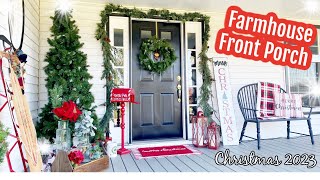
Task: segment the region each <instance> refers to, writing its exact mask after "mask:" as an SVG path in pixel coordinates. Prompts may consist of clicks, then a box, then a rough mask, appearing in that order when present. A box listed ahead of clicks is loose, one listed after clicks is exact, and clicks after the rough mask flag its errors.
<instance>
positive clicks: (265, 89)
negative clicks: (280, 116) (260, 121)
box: [257, 82, 280, 117]
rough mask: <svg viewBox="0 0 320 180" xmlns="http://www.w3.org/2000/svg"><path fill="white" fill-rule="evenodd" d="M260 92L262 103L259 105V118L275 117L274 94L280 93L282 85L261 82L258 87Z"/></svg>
mask: <svg viewBox="0 0 320 180" xmlns="http://www.w3.org/2000/svg"><path fill="white" fill-rule="evenodd" d="M258 91H259V92H260V102H258V104H257V105H259V104H260V108H259V109H260V113H258V116H259V115H260V116H259V117H269V116H274V93H275V92H280V85H277V84H273V83H268V82H260V83H259V85H258ZM258 99H259V97H258Z"/></svg>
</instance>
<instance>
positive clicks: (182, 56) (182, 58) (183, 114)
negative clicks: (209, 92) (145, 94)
mask: <svg viewBox="0 0 320 180" xmlns="http://www.w3.org/2000/svg"><path fill="white" fill-rule="evenodd" d="M132 21H147V22H168V23H179V24H180V61H181V65H180V73H181V74H180V75H181V77H182V78H181V84H182V87H183V89H182V97H183V98H182V101H181V106H182V107H181V123H182V138H183V139H184V140H187V138H188V127H187V125H188V122H187V121H188V118H187V111H186V107H187V106H188V104H187V103H188V102H187V100H186V98H187V97H186V95H187V94H186V93H187V89H186V87H187V80H186V72H185V71H186V65H187V63H186V62H185V50H186V49H185V36H184V33H185V23H184V22H182V21H172V20H169V21H168V20H163V19H148V18H131V17H129V63H128V64H129V67H127V68H126V69H128V70H129V75H130V77H129V87H130V88H131V87H132V84H133V83H132ZM175 78H176V77H175ZM129 118H130V119H129V144H132V141H133V140H132V104H130V105H129Z"/></svg>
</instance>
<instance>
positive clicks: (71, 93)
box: [36, 11, 101, 141]
mask: <svg viewBox="0 0 320 180" xmlns="http://www.w3.org/2000/svg"><path fill="white" fill-rule="evenodd" d="M51 19H52V20H53V26H52V27H51V29H50V30H51V33H52V34H51V37H50V38H48V43H49V45H50V49H49V52H48V53H47V54H46V57H45V60H44V61H45V62H47V63H48V64H47V65H46V66H45V67H44V71H45V73H46V75H47V78H46V88H47V89H48V103H47V104H46V105H45V107H44V108H42V112H41V113H40V122H39V123H38V124H37V126H36V129H37V134H38V136H39V137H45V138H48V139H50V140H51V141H52V139H53V138H54V137H55V133H56V128H57V119H56V118H54V115H53V113H52V109H53V108H54V107H53V104H54V103H53V101H54V97H53V96H55V94H54V93H52V92H54V91H52V89H54V87H61V89H62V92H61V93H60V94H61V98H62V100H63V101H69V100H72V101H74V102H76V103H77V106H78V107H79V108H80V109H83V110H90V111H92V113H91V117H92V118H93V119H94V124H95V125H97V123H98V122H97V121H98V120H97V116H96V114H95V112H94V108H92V103H93V102H94V97H93V95H92V94H91V92H90V88H91V86H92V85H91V84H90V83H89V79H91V78H92V77H91V76H90V74H89V73H88V69H87V67H88V65H87V55H86V54H84V53H83V52H82V51H81V48H82V46H83V43H80V36H79V29H78V27H77V26H76V24H75V21H74V20H72V15H71V12H67V13H61V12H60V11H55V14H54V16H53V17H51ZM70 125H72V124H70ZM70 128H71V130H72V129H73V128H74V127H72V126H71V127H70ZM99 136H101V133H96V137H99Z"/></svg>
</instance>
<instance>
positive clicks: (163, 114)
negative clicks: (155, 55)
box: [132, 21, 182, 140]
mask: <svg viewBox="0 0 320 180" xmlns="http://www.w3.org/2000/svg"><path fill="white" fill-rule="evenodd" d="M157 28H158V37H160V38H162V39H168V40H169V41H170V42H171V44H172V46H173V48H174V49H175V53H176V56H177V57H178V58H177V60H176V61H175V63H174V64H173V65H172V66H171V67H169V68H168V69H167V71H165V72H164V73H162V74H161V75H159V74H151V73H150V72H149V71H145V70H142V69H141V68H140V65H139V60H138V54H139V50H140V45H141V42H142V40H143V39H145V38H148V37H150V36H155V35H156V24H155V22H145V21H133V22H132V87H133V88H134V89H135V92H136V97H137V98H136V99H137V101H139V102H140V104H137V105H133V106H132V139H133V140H138V139H156V138H169V137H182V119H181V102H178V95H177V85H178V84H181V82H178V80H177V77H178V76H181V73H180V66H181V59H180V24H178V23H158V25H157Z"/></svg>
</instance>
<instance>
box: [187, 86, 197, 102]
mask: <svg viewBox="0 0 320 180" xmlns="http://www.w3.org/2000/svg"><path fill="white" fill-rule="evenodd" d="M189 104H197V88H192V87H190V88H189Z"/></svg>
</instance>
